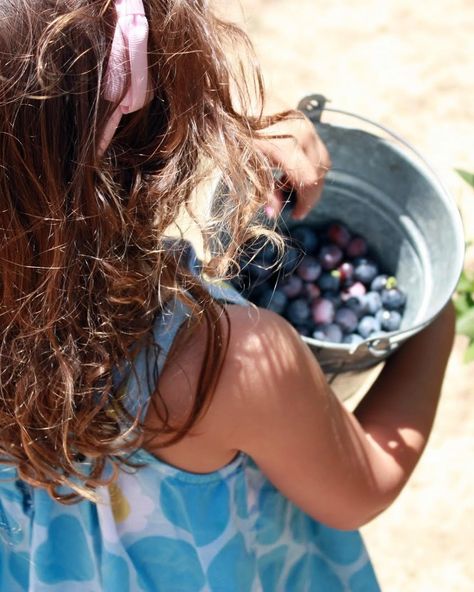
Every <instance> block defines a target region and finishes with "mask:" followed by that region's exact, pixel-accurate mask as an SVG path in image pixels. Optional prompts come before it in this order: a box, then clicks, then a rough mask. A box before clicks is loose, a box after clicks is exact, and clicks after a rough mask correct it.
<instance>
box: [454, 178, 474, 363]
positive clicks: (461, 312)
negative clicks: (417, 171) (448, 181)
mask: <svg viewBox="0 0 474 592" xmlns="http://www.w3.org/2000/svg"><path fill="white" fill-rule="evenodd" d="M457 172H458V173H459V175H460V176H461V177H462V178H463V179H464V180H465V181H466V183H469V185H471V187H473V188H474V174H473V173H468V172H467V171H463V170H459V169H458V170H457ZM454 306H455V308H456V315H457V322H456V331H457V333H460V334H461V335H466V336H467V337H468V338H469V345H468V347H467V349H466V353H465V354H464V360H465V361H466V362H472V361H474V275H472V274H469V273H468V272H467V271H466V270H464V271H463V272H462V274H461V278H460V280H459V284H458V287H457V289H456V297H455V299H454Z"/></svg>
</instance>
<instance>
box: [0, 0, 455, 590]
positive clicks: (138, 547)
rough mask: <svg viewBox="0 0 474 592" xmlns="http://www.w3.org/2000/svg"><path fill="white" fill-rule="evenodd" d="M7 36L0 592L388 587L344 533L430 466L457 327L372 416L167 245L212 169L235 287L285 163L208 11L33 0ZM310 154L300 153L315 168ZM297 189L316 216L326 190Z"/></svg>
mask: <svg viewBox="0 0 474 592" xmlns="http://www.w3.org/2000/svg"><path fill="white" fill-rule="evenodd" d="M117 15H118V17H119V18H118V20H117ZM116 21H117V25H116ZM148 26H149V31H148ZM0 27H1V29H0V71H1V78H0V136H1V149H2V167H0V200H1V208H0V221H1V225H2V232H3V236H2V237H1V238H0V241H1V243H0V252H1V260H2V270H1V276H0V289H1V315H0V323H1V330H2V344H1V350H0V365H1V366H0V376H1V382H0V391H1V393H0V395H1V396H0V430H1V432H0V433H1V437H0V453H1V457H2V461H3V463H2V465H1V466H0V470H1V472H2V476H3V479H1V480H0V535H1V539H0V540H1V543H0V544H1V547H0V589H1V590H8V591H9V592H10V591H11V592H14V591H16V590H21V591H23V590H44V591H46V590H51V591H52V590H58V591H59V590H61V591H64V590H67V591H74V590H81V591H83V590H91V591H99V590H113V591H114V592H115V591H120V590H124V591H125V590H147V591H151V590H164V591H166V592H168V591H173V590H175V591H179V592H188V591H192V590H218V591H226V592H227V591H231V590H235V591H239V592H240V591H244V590H268V591H273V590H288V591H293V590H310V591H312V590H324V592H331V591H332V590H350V589H353V590H377V589H378V586H377V583H376V580H375V576H374V574H373V570H372V568H371V566H370V563H369V561H368V558H367V555H366V553H365V549H364V546H363V544H362V541H361V539H360V536H359V535H358V533H357V532H355V531H352V530H350V531H345V530H335V529H354V528H357V527H358V526H359V525H360V524H362V523H364V522H365V521H367V520H369V519H370V518H371V517H372V516H373V515H375V514H377V513H378V512H380V511H381V510H383V509H384V508H385V507H386V506H387V505H388V504H389V503H390V502H391V501H392V500H393V499H394V497H395V496H396V495H397V493H398V491H399V490H400V489H401V487H402V486H403V484H404V483H405V481H406V478H407V477H408V475H409V473H410V472H411V470H412V469H413V467H414V465H415V463H416V460H417V458H418V457H419V455H420V453H421V451H422V449H423V446H424V443H425V441H426V437H427V435H428V433H429V431H430V428H431V422H432V419H433V415H434V410H435V407H436V401H437V398H438V396H439V388H440V384H441V380H442V375H443V371H444V365H445V362H446V359H447V356H448V353H449V349H450V345H451V339H452V317H451V316H450V311H446V312H445V313H443V314H442V315H441V317H440V319H439V321H438V322H437V323H436V324H435V325H433V327H431V328H429V329H428V330H426V331H425V332H424V333H423V334H421V335H420V336H418V337H417V338H415V339H414V340H413V341H412V342H411V343H410V344H408V345H407V346H405V348H404V349H403V350H402V351H401V352H400V354H398V355H397V356H396V357H395V358H394V359H393V360H392V361H391V362H389V363H388V364H387V368H386V369H385V370H384V372H383V373H382V376H381V378H380V379H379V380H378V381H377V383H376V385H375V386H374V387H373V388H372V389H371V391H370V393H369V394H368V396H367V397H366V398H365V399H364V401H363V403H362V405H361V407H360V408H359V409H358V411H357V413H356V415H357V419H356V417H355V416H353V415H351V414H349V413H348V412H346V411H345V409H344V408H343V407H342V406H341V405H340V404H339V403H338V401H337V399H336V398H335V397H334V395H333V394H332V393H331V391H330V388H329V387H328V385H327V384H326V382H325V380H324V377H323V375H322V373H321V371H320V369H319V367H318V365H317V363H316V362H315V360H314V359H313V357H312V355H311V354H310V352H309V350H308V349H307V348H306V347H305V346H304V344H303V343H302V341H301V340H300V339H299V337H298V336H297V335H296V333H295V332H294V331H293V329H291V327H289V326H288V325H287V324H286V322H285V321H283V320H282V319H280V318H279V317H277V316H275V315H273V314H271V313H268V312H267V311H258V310H255V309H253V308H251V307H248V306H247V305H246V303H245V302H243V301H242V300H241V299H240V297H239V296H238V295H237V294H236V293H235V292H234V291H233V290H231V289H230V288H226V287H219V286H217V285H216V284H215V283H208V282H205V281H203V280H202V279H201V277H202V271H203V270H202V269H200V268H199V266H198V265H197V263H196V261H195V259H194V257H193V254H192V251H191V250H190V249H189V248H188V247H187V246H186V245H185V244H184V243H182V242H174V243H171V242H170V240H169V239H167V238H166V234H167V232H166V231H167V228H168V227H169V225H170V224H172V223H173V222H175V221H176V219H177V218H178V216H179V214H180V213H181V211H182V209H183V207H188V208H189V209H191V203H192V202H191V196H192V193H193V190H194V189H195V188H196V186H197V185H198V183H199V181H200V179H201V178H202V176H203V170H204V166H203V165H204V162H207V161H210V162H211V164H212V165H213V166H217V168H219V169H220V170H221V172H222V173H223V175H224V178H225V179H226V181H227V186H228V187H229V195H228V196H227V197H226V201H225V202H222V203H219V204H217V205H216V207H215V211H214V212H213V214H214V217H213V218H212V219H211V220H210V221H209V224H208V226H207V228H206V229H204V231H203V238H204V244H205V246H207V247H209V246H210V245H211V242H212V245H213V248H217V246H216V242H215V237H216V233H218V232H219V233H221V234H222V236H227V241H226V244H225V245H224V248H223V253H222V256H220V257H216V258H215V259H214V260H212V261H210V262H208V264H207V267H206V269H205V271H207V272H208V274H214V275H219V273H220V272H221V271H222V270H223V269H224V268H225V266H226V265H228V263H229V261H231V260H232V258H234V257H236V256H237V255H238V251H239V248H240V246H241V245H242V244H243V243H244V242H245V241H246V240H247V239H248V238H249V237H252V236H256V235H258V233H259V232H260V231H261V229H260V228H259V227H258V224H257V223H256V222H255V214H256V212H257V211H258V210H259V208H261V207H262V206H263V205H264V204H265V203H266V199H267V192H268V190H269V189H270V187H271V175H270V173H269V170H268V166H267V161H266V157H264V156H263V153H262V150H263V151H264V152H266V155H267V157H268V159H269V160H270V161H273V162H276V163H279V162H280V160H281V164H282V166H283V168H285V159H284V157H281V155H280V154H279V153H278V150H277V149H276V148H275V145H274V144H272V145H271V146H270V148H268V146H267V147H266V148H265V147H263V144H262V142H265V140H261V139H257V138H258V131H259V130H260V129H261V128H262V127H263V126H264V123H265V122H264V120H263V119H261V118H254V117H248V116H245V115H241V114H239V113H238V112H236V111H235V110H234V108H233V104H232V100H231V94H230V90H229V89H230V86H231V85H234V86H235V84H237V83H238V81H233V79H232V77H230V72H231V69H230V66H229V65H228V64H227V62H226V60H225V55H224V47H223V45H222V39H223V38H224V37H225V36H229V35H231V36H233V37H234V38H237V37H238V35H239V34H238V32H237V31H234V30H232V29H229V28H227V27H226V26H225V25H223V24H222V23H220V22H219V21H216V20H215V19H213V17H212V16H211V15H210V14H209V12H208V8H207V6H206V2H205V1H204V0H203V1H202V2H199V1H197V2H196V1H193V2H174V1H170V2H161V1H158V0H149V1H148V2H146V1H145V10H144V11H143V10H142V6H141V2H140V0H130V1H129V2H126V1H125V0H116V2H115V3H112V2H99V1H92V0H91V1H87V0H70V1H69V2H65V3H64V5H63V4H61V3H59V4H58V3H51V2H49V1H46V0H44V2H42V1H41V0H28V1H25V0H22V1H21V2H20V0H18V1H16V0H15V1H11V2H9V3H3V4H2V7H1V8H0ZM112 39H114V42H113V44H112ZM111 45H112V50H111ZM146 50H148V52H149V53H148V56H147V53H146ZM109 54H110V55H109ZM107 66H108V67H107ZM122 66H123V68H124V69H122ZM236 89H237V87H236V88H234V89H233V90H234V91H236ZM239 102H240V103H241V104H242V105H243V104H244V103H245V92H244V91H242V92H241V94H240V99H239ZM117 105H119V106H118V107H117ZM127 115H128V116H127ZM283 140H285V141H288V138H286V139H285V138H284V139H283ZM255 142H257V144H256V143H255ZM256 145H258V146H259V150H258V151H257V150H256V148H255V146H256ZM308 146H309V147H308ZM314 146H315V144H314V138H313V137H312V139H311V141H310V142H309V144H308V143H307V144H305V143H304V142H300V144H299V145H298V146H297V149H296V148H295V153H296V150H298V151H299V152H298V155H299V162H301V161H303V162H304V163H305V165H304V167H303V169H302V170H304V171H307V170H308V168H307V167H308V163H309V162H310V161H314V160H315V158H316V153H315V149H314ZM314 167H316V165H314ZM314 167H313V168H314ZM295 171H296V172H295ZM286 172H287V177H288V179H289V181H291V182H292V183H293V184H296V185H298V188H299V189H300V191H299V199H300V203H299V205H298V207H299V208H300V212H302V211H304V209H305V207H306V208H307V206H308V205H309V202H310V200H311V199H314V198H315V195H316V194H315V193H314V187H313V190H311V191H309V190H308V187H310V186H311V185H314V179H313V178H312V177H311V175H309V176H306V177H305V178H304V179H303V177H304V175H303V173H302V172H301V171H299V172H298V168H297V167H294V168H292V167H288V170H287V171H286ZM310 195H311V196H312V197H311V198H310V197H309V196H310ZM305 199H306V203H304V202H305ZM301 202H303V203H301ZM224 230H225V232H224ZM414 358H416V360H417V361H416V365H415V364H414ZM382 395H383V399H382ZM74 501H77V502H78V503H68V502H74Z"/></svg>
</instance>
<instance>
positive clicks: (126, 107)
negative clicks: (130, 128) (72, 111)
mask: <svg viewBox="0 0 474 592" xmlns="http://www.w3.org/2000/svg"><path fill="white" fill-rule="evenodd" d="M115 10H116V12H117V24H116V26H115V33H114V39H113V41H112V48H111V51H110V57H109V63H108V65H107V71H106V73H105V88H104V98H105V99H106V100H107V101H110V102H112V103H116V102H117V101H119V100H120V98H121V97H122V95H123V98H122V100H121V101H120V103H119V105H118V107H117V109H115V111H114V112H113V113H112V116H111V117H110V119H109V121H108V122H107V125H106V126H105V129H104V132H103V135H102V138H101V140H100V144H99V154H103V153H104V151H105V150H106V149H107V147H108V145H109V144H110V142H111V140H112V138H113V136H114V134H115V131H116V130H117V127H118V125H119V123H120V120H121V118H122V115H126V114H127V113H133V112H134V111H138V110H139V109H141V108H142V107H143V106H144V105H146V103H147V102H148V100H149V99H150V98H151V97H150V96H149V92H148V88H149V84H148V21H147V18H146V16H145V9H144V8H143V2H142V0H115ZM129 77H130V86H129V88H128V90H127V91H126V93H125V95H124V92H125V88H126V87H125V85H126V83H127V80H128V79H129Z"/></svg>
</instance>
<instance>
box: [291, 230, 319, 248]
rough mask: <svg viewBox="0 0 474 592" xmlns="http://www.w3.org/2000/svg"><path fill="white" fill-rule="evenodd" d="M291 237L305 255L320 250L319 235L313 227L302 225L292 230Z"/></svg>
mask: <svg viewBox="0 0 474 592" xmlns="http://www.w3.org/2000/svg"><path fill="white" fill-rule="evenodd" d="M291 237H292V238H293V240H294V241H295V242H296V243H298V245H300V246H301V248H302V249H303V251H304V252H305V253H314V252H315V251H316V249H317V248H318V235H317V234H316V231H315V230H314V229H313V228H311V226H307V225H303V224H302V225H301V226H296V227H295V228H292V229H291Z"/></svg>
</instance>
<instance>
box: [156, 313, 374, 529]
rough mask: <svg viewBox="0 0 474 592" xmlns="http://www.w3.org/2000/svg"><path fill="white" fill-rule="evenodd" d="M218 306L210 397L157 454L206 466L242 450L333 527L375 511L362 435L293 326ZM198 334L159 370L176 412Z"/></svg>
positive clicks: (182, 407)
mask: <svg viewBox="0 0 474 592" xmlns="http://www.w3.org/2000/svg"><path fill="white" fill-rule="evenodd" d="M227 313H228V317H229V323H228V324H226V323H224V322H223V329H224V331H230V333H228V334H227V335H228V338H229V340H228V343H229V345H228V350H227V354H226V357H225V360H224V363H223V366H222V369H221V373H220V376H219V380H218V383H217V387H216V389H215V392H214V393H213V396H212V398H211V401H210V404H209V406H208V408H207V410H206V412H205V413H204V414H203V415H202V417H201V418H200V419H199V421H198V422H197V423H196V424H195V426H194V427H193V428H192V430H191V431H190V432H189V434H188V435H187V436H186V437H185V438H184V439H183V440H182V441H180V442H178V443H177V444H175V445H173V446H170V447H167V448H164V449H163V448H160V447H159V446H158V447H157V452H156V454H157V456H160V457H161V458H162V459H164V460H165V461H167V462H169V463H171V464H174V465H176V466H179V467H181V468H184V469H187V470H190V471H193V472H208V471H212V470H215V469H218V468H221V467H222V466H224V465H225V464H227V463H228V462H229V461H230V460H231V459H232V458H233V456H235V454H236V453H237V452H238V451H242V452H245V453H246V454H248V455H249V456H250V457H252V458H253V460H254V461H255V462H256V463H257V465H258V466H259V467H260V469H261V470H262V472H263V473H264V474H265V475H266V476H267V477H268V478H269V479H270V481H272V482H273V484H274V485H275V486H276V487H277V489H279V490H280V492H281V493H282V494H283V495H285V496H286V497H287V498H289V499H290V500H292V501H293V502H294V503H295V504H296V505H298V506H299V507H300V508H302V509H303V510H304V511H306V512H307V513H308V514H311V515H312V516H313V517H315V518H316V519H318V520H321V521H323V522H325V523H326V524H329V525H331V526H335V527H337V528H347V527H349V528H352V527H354V526H357V525H359V524H360V523H362V522H363V521H365V520H367V519H368V517H370V516H372V515H373V514H374V513H375V512H377V511H380V509H381V503H382V502H381V501H380V496H379V495H378V494H377V492H376V491H375V490H374V487H373V486H372V485H371V484H372V483H373V482H374V479H373V474H372V471H373V468H374V467H373V466H372V463H371V461H370V459H369V457H370V456H371V453H370V448H369V447H368V444H367V441H366V438H365V434H364V433H363V431H362V429H361V427H360V425H359V424H358V423H357V422H356V420H355V418H354V417H353V416H352V414H350V413H349V412H348V411H346V410H345V408H344V407H343V406H342V405H341V403H340V402H339V401H338V400H337V398H336V397H335V395H334V394H333V393H332V391H331V389H330V387H329V386H328V384H327V382H326V380H325V377H324V375H323V373H322V371H321V369H320V367H319V365H318V364H317V362H316V360H315V358H314V356H313V355H312V353H311V351H310V350H309V348H308V347H307V346H306V344H305V343H304V342H303V341H302V339H301V338H300V337H299V335H298V334H297V333H296V331H295V330H294V329H293V328H292V327H291V326H290V325H289V324H288V323H287V322H286V321H285V320H284V319H282V318H280V317H279V316H277V315H275V314H273V313H271V312H269V311H265V310H261V309H256V308H252V307H246V308H244V307H238V306H229V307H228V308H227ZM226 327H227V329H226ZM206 337H207V335H206V328H205V327H204V326H201V327H200V328H199V329H198V330H197V331H196V332H195V333H194V334H193V335H192V336H191V338H190V339H187V340H186V343H185V345H184V346H183V347H182V348H180V349H179V355H177V356H174V360H172V361H171V363H170V364H169V365H168V366H167V368H166V370H165V372H164V373H163V377H162V381H160V391H161V394H162V396H163V398H164V399H165V401H166V403H167V405H169V409H170V413H171V416H172V417H178V418H179V417H180V416H181V417H185V415H186V411H187V410H189V406H190V404H191V403H192V401H193V397H194V396H195V393H196V387H197V380H198V376H199V373H200V370H201V368H202V364H203V355H204V351H205V346H204V345H203V343H204V342H205V339H206ZM183 414H184V415H183ZM149 421H150V422H151V425H153V417H151V418H149ZM382 501H383V500H382Z"/></svg>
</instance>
